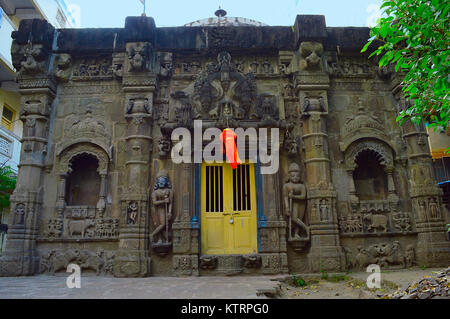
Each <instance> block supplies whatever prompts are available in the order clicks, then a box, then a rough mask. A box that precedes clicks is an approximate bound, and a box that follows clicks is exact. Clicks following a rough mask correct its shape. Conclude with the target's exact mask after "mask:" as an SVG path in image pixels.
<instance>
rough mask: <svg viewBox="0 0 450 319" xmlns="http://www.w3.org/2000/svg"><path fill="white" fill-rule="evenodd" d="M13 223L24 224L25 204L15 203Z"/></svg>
mask: <svg viewBox="0 0 450 319" xmlns="http://www.w3.org/2000/svg"><path fill="white" fill-rule="evenodd" d="M14 224H15V225H24V224H25V205H24V204H22V203H20V204H17V205H16V212H15V216H14Z"/></svg>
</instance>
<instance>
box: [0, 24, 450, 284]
mask: <svg viewBox="0 0 450 319" xmlns="http://www.w3.org/2000/svg"><path fill="white" fill-rule="evenodd" d="M368 37H369V35H368V29H367V28H352V29H347V28H327V27H326V25H325V19H324V17H323V16H304V15H300V16H297V18H296V21H295V26H294V32H292V28H291V27H264V28H262V27H223V26H220V27H219V26H218V27H208V28H207V27H205V28H203V27H199V28H190V27H176V28H157V27H156V25H155V22H154V20H153V18H148V17H128V18H127V20H126V22H125V27H124V28H122V29H114V32H113V31H111V30H110V29H98V30H88V29H61V30H54V29H53V27H52V26H50V25H49V24H48V23H46V22H45V21H41V20H25V21H24V22H22V23H21V25H20V28H19V30H18V31H16V32H14V33H13V38H14V43H13V46H12V48H11V52H12V57H13V63H14V66H15V67H16V68H17V70H18V71H19V72H18V79H17V80H18V83H19V87H20V93H21V96H22V98H21V104H22V105H21V111H20V119H21V120H22V121H23V122H24V134H23V144H22V155H21V162H20V169H19V176H18V184H17V185H18V186H17V189H16V191H15V192H14V194H13V196H12V198H11V201H12V207H11V211H12V214H11V220H10V222H9V234H8V242H7V247H6V251H5V253H4V256H2V258H0V275H2V276H7V275H17V276H19V275H33V274H37V273H39V272H46V273H55V272H58V271H64V268H65V267H66V266H67V264H68V263H70V262H77V263H81V265H82V268H83V270H84V271H93V272H95V273H97V274H99V275H114V276H118V277H143V276H149V275H174V276H197V275H215V274H221V275H223V274H276V273H286V272H319V271H321V270H327V271H344V270H348V269H363V268H364V267H365V266H367V265H368V264H370V263H378V264H380V265H381V266H382V267H384V268H401V267H410V266H414V265H427V266H433V265H436V266H438V265H446V266H447V265H448V262H449V258H450V245H449V242H448V241H446V239H445V233H444V223H443V212H444V210H443V207H442V200H441V195H442V194H441V191H440V190H439V188H437V186H436V182H435V180H434V177H433V171H432V166H431V160H430V154H429V148H428V144H427V135H426V131H425V129H424V127H423V126H422V125H413V124H411V123H406V124H405V125H404V126H403V127H400V126H398V124H397V123H396V122H395V119H396V116H397V112H398V110H399V109H400V108H404V107H405V106H406V105H407V103H411V102H410V101H406V100H405V99H404V98H403V97H402V95H401V90H400V88H401V87H400V83H401V74H395V73H393V72H392V70H390V69H389V68H385V69H379V68H378V66H377V63H376V61H374V60H371V59H368V57H367V55H362V54H361V53H360V49H361V48H362V46H363V45H364V44H365V42H366V40H367V38H368ZM194 120H202V121H203V128H202V130H201V132H204V131H205V130H206V129H208V128H218V129H220V130H222V129H224V128H230V127H231V128H234V127H242V128H244V129H247V128H254V129H260V128H268V129H275V128H276V129H279V140H278V141H277V142H278V145H279V151H280V157H279V159H280V162H279V163H280V167H279V170H278V171H277V172H276V173H275V174H267V175H264V174H261V171H262V170H263V169H264V163H258V164H257V165H255V172H256V173H255V175H256V180H255V185H256V188H257V193H258V196H257V203H255V204H257V222H258V223H257V225H258V226H257V236H258V238H257V239H258V251H255V252H254V253H252V254H243V255H225V256H224V255H214V256H210V255H205V254H203V253H202V251H201V240H202V238H201V237H200V234H201V227H202V225H201V223H200V220H201V215H200V214H201V210H200V200H201V199H200V197H199V192H200V185H201V184H200V172H199V168H198V165H197V164H191V163H181V164H175V163H174V162H173V161H172V159H171V151H172V149H173V146H174V145H175V144H176V142H177V141H176V140H172V138H171V135H172V132H173V131H174V129H176V128H185V129H187V130H188V131H189V132H191V134H193V133H194V129H195V128H194ZM194 143H197V145H200V146H205V145H206V144H205V141H201V140H195V141H192V144H194ZM249 146H251V145H249ZM251 147H253V148H255V147H257V146H255V145H253V146H251ZM268 151H269V152H271V151H274V150H273V149H269V150H268ZM81 157H89V158H92V159H93V160H94V162H95V163H97V164H98V167H97V168H96V171H95V174H96V176H97V177H98V178H97V179H96V181H97V182H98V183H97V184H96V187H95V192H96V193H95V194H93V195H92V197H93V198H94V197H95V202H94V201H93V202H89V203H88V204H86V205H81V204H80V205H79V204H77V203H76V202H75V203H73V202H70V201H68V200H67V199H68V198H70V196H69V195H73V193H74V192H75V191H76V188H74V187H69V184H70V183H68V182H70V178H71V174H72V173H73V170H74V168H77V167H76V164H74V163H76V161H77V159H79V158H81ZM196 157H198V154H191V158H192V159H194V158H196ZM366 157H369V158H370V159H371V163H376V164H372V165H374V166H376V167H377V169H376V170H375V169H374V170H373V172H375V173H374V174H375V175H376V176H374V178H373V180H372V177H371V176H372V175H370V174H369V175H370V176H369V175H368V176H369V177H367V176H366V177H367V178H366V177H364V178H360V175H359V174H360V171H361V170H366V171H367V170H370V165H369V167H367V165H366V166H365V165H363V164H361V161H362V159H363V158H366ZM360 180H364V183H366V184H365V185H366V186H367V185H369V184H370V183H372V184H370V185H369V186H371V187H372V186H374V187H373V189H377V187H375V186H376V185H375V184H377V183H378V184H379V183H381V182H380V181H383V183H384V184H382V185H381V186H380V187H382V188H383V193H382V194H379V196H374V197H373V198H372V197H370V196H362V195H364V194H363V193H364V192H361V191H359V189H360ZM77 183H79V184H80V185H79V187H83V185H84V184H83V181H82V180H79V181H77ZM367 183H369V184H367ZM363 186H364V185H363ZM366 186H364V187H366ZM369 188H370V187H366V189H369ZM85 190H87V188H86V189H85ZM366 195H367V194H366Z"/></svg>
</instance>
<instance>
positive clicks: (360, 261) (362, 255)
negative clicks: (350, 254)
mask: <svg viewBox="0 0 450 319" xmlns="http://www.w3.org/2000/svg"><path fill="white" fill-rule="evenodd" d="M357 249H358V253H357V254H356V256H355V262H356V266H357V268H358V269H361V270H362V269H365V268H366V267H367V266H368V265H370V264H373V263H375V262H376V259H375V258H373V257H372V256H371V255H370V254H369V253H368V252H367V250H366V249H365V248H363V247H362V246H358V248H357Z"/></svg>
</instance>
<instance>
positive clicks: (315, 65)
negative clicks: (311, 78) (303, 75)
mask: <svg viewBox="0 0 450 319" xmlns="http://www.w3.org/2000/svg"><path fill="white" fill-rule="evenodd" d="M322 54H323V45H322V44H321V43H317V42H302V44H301V45H300V57H301V60H300V69H301V70H308V71H315V70H320V62H321V61H322Z"/></svg>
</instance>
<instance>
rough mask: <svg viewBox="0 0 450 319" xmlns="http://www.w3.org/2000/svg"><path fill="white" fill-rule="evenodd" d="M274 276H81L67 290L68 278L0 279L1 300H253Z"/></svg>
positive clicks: (274, 284)
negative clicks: (73, 285)
mask: <svg viewBox="0 0 450 319" xmlns="http://www.w3.org/2000/svg"><path fill="white" fill-rule="evenodd" d="M274 278H277V276H265V277H187V278H175V277H149V278H111V277H82V279H81V288H80V289H69V288H67V285H66V279H67V276H60V275H58V276H36V277H19V278H0V299H18V298H24V299H31V298H32V299H39V298H50V299H55V298H62V299H86V298H87V299H91V298H92V299H108V298H120V299H216V298H217V299H218V298H221V299H253V298H265V297H258V296H257V292H258V291H261V290H262V291H264V292H266V291H273V290H274V289H277V287H278V286H279V282H278V281H271V279H274Z"/></svg>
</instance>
